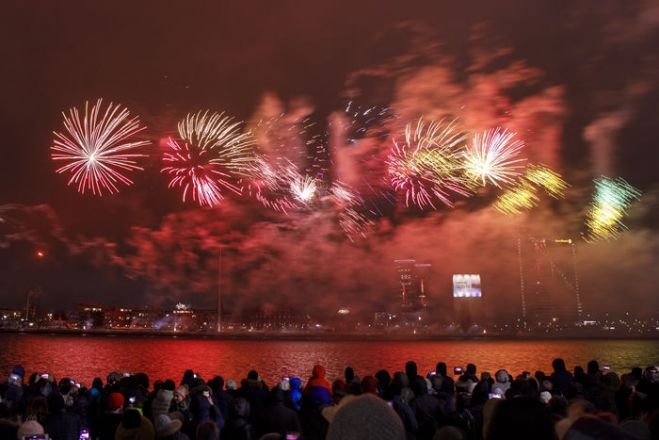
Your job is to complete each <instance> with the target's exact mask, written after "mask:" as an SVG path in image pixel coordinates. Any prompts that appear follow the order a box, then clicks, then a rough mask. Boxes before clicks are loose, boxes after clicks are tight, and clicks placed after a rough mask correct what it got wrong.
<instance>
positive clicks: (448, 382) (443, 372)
mask: <svg viewBox="0 0 659 440" xmlns="http://www.w3.org/2000/svg"><path fill="white" fill-rule="evenodd" d="M435 372H436V373H437V375H439V376H441V378H442V384H441V387H440V389H439V390H438V392H439V393H445V394H447V395H449V396H452V395H453V394H455V384H454V381H453V378H452V377H451V376H450V375H449V374H448V368H447V366H446V363H444V362H438V363H437V365H436V366H435Z"/></svg>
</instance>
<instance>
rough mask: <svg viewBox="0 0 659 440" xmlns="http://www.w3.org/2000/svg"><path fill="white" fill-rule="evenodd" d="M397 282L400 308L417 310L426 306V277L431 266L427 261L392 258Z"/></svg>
mask: <svg viewBox="0 0 659 440" xmlns="http://www.w3.org/2000/svg"><path fill="white" fill-rule="evenodd" d="M394 263H396V272H397V275H398V277H397V279H398V284H399V286H400V290H399V295H400V300H399V304H400V307H401V309H402V310H407V311H418V310H421V309H425V308H426V307H428V298H427V295H426V289H427V284H428V283H427V278H428V274H429V273H430V269H431V268H432V264H429V263H417V261H416V260H413V259H405V260H394Z"/></svg>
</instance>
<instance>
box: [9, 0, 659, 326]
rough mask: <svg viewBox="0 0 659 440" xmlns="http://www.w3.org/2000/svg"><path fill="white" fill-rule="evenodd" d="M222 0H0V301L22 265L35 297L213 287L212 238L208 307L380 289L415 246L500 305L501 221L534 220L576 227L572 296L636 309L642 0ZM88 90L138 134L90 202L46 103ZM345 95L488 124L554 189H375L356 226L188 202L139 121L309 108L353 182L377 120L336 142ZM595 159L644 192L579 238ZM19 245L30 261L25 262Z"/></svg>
mask: <svg viewBox="0 0 659 440" xmlns="http://www.w3.org/2000/svg"><path fill="white" fill-rule="evenodd" d="M172 3H174V2H172ZM232 3H235V4H229V2H176V4H169V2H156V1H153V2H151V1H143V2H122V1H112V2H110V1H96V2H88V1H67V2H36V1H14V0H10V1H9V2H5V4H4V5H3V6H4V7H3V13H2V14H1V17H0V39H1V40H2V41H3V43H2V44H1V45H0V55H1V57H2V60H3V67H2V69H0V84H2V85H3V87H2V94H1V98H0V130H1V132H2V133H3V135H4V136H3V142H2V147H1V148H2V160H1V161H0V167H1V172H0V219H3V221H2V222H1V223H0V245H2V246H1V247H0V305H7V306H15V305H18V304H20V303H22V302H23V300H24V294H25V292H26V291H27V290H28V289H30V288H32V287H35V286H37V285H38V286H41V287H42V289H43V294H42V298H41V299H40V303H41V304H42V305H43V306H44V307H49V308H53V309H55V308H58V307H59V308H65V307H70V306H72V305H74V304H76V303H78V302H81V301H85V302H102V303H111V304H124V303H126V304H134V305H141V304H145V303H148V304H152V305H170V304H172V303H173V302H175V301H178V300H184V301H188V302H192V303H193V304H195V305H198V306H212V304H213V302H212V298H213V292H214V290H215V286H216V284H215V283H216V278H217V248H218V243H222V244H223V246H224V248H225V251H223V252H224V255H225V257H224V260H225V261H224V264H223V272H224V275H225V277H224V279H225V281H224V283H225V285H224V287H225V288H226V289H227V292H229V294H228V295H227V306H228V307H230V308H231V307H233V308H241V307H248V306H252V305H256V304H263V303H271V304H273V305H275V306H277V305H284V304H286V305H291V304H293V306H294V307H296V308H298V309H300V310H305V311H310V312H313V313H323V312H326V311H327V310H335V309H336V307H338V306H340V305H348V306H350V307H352V308H354V309H356V310H363V311H370V310H375V309H382V308H386V307H387V306H388V305H389V303H390V302H391V300H392V298H394V297H395V295H396V294H397V289H398V286H397V284H396V273H395V268H394V266H393V263H392V261H393V260H394V259H396V258H416V259H417V260H419V261H427V262H430V263H432V264H433V267H434V269H433V275H432V280H431V281H432V282H431V283H429V286H430V287H429V294H430V296H431V301H433V302H434V304H435V305H440V304H444V303H448V300H449V297H450V288H451V286H450V278H451V275H452V274H453V273H480V274H481V275H482V278H483V293H484V300H485V301H486V304H487V308H488V310H489V311H490V314H491V315H492V316H514V315H515V314H516V313H518V307H519V306H518V298H519V278H518V272H517V268H518V263H517V248H516V240H517V237H520V236H521V237H525V239H526V237H531V236H533V237H548V238H549V237H572V238H575V239H577V240H578V243H579V244H578V253H579V269H580V277H581V283H582V294H583V297H584V304H585V307H586V309H587V311H592V312H602V311H609V310H611V311H616V312H621V311H623V310H624V311H627V310H629V311H633V312H638V313H642V314H652V313H657V312H658V311H659V295H657V287H656V286H657V285H659V275H657V274H656V273H653V272H654V271H655V268H656V266H657V262H658V261H659V235H658V233H657V232H658V229H657V227H658V226H659V225H658V221H657V220H658V217H657V214H656V213H657V195H658V191H659V186H658V185H657V178H656V172H655V170H656V167H657V163H659V161H658V159H659V157H658V154H657V148H656V137H655V136H654V133H655V131H656V127H657V122H658V121H657V111H656V103H657V102H658V101H659V80H658V78H659V75H658V74H659V58H658V57H657V51H656V48H657V47H659V6H657V3H656V2H653V1H652V0H647V1H637V2H618V1H613V0H590V1H578V2H567V1H555V0H551V1H550V0H547V1H545V0H542V1H534V2H527V1H521V0H517V1H497V2H492V1H487V0H482V1H473V2H447V1H425V2H398V1H358V2H355V1H344V0H334V1H331V2H295V1H277V2H232ZM458 3H459V4H458ZM257 5H258V6H257ZM99 97H103V98H104V99H105V100H106V101H113V102H120V103H121V104H123V105H125V106H127V107H128V108H129V109H130V110H131V112H133V113H134V114H136V115H139V116H140V119H141V120H142V121H143V122H144V123H145V124H146V125H147V126H148V129H147V130H146V132H145V136H146V137H147V139H149V140H151V141H152V145H151V146H150V147H149V150H148V151H149V154H150V157H149V158H148V159H146V160H145V161H144V162H143V163H142V165H143V166H144V168H145V170H144V171H143V172H138V173H134V174H132V175H131V177H133V178H134V182H135V183H134V185H132V186H130V187H122V188H121V189H122V190H121V192H120V193H119V194H118V195H113V196H104V197H102V198H99V197H93V196H91V195H81V194H79V193H78V192H77V191H76V190H75V188H74V187H69V186H67V185H66V182H67V179H66V177H65V176H62V175H57V174H56V173H55V168H56V165H55V164H53V162H52V160H51V158H50V147H51V145H52V142H53V131H58V130H62V114H61V113H62V112H63V111H66V110H68V109H69V108H71V107H74V106H82V105H84V102H85V101H86V100H90V101H95V100H96V99H97V98H99ZM350 100H352V101H354V102H355V103H359V105H363V106H371V105H379V106H387V107H389V108H391V109H392V112H393V113H395V114H396V121H395V122H392V126H394V127H397V128H400V126H401V125H404V123H405V122H407V121H411V120H414V119H415V118H418V117H419V116H425V117H428V118H431V119H432V118H441V117H444V116H446V115H451V116H458V117H459V118H460V120H461V121H462V122H463V123H464V125H465V127H466V128H468V129H482V128H489V127H492V126H496V125H505V126H507V127H509V128H510V129H513V130H515V131H517V132H518V133H519V134H520V135H521V136H523V137H524V140H525V141H526V144H527V147H526V148H527V149H526V155H527V157H528V158H529V160H530V161H534V162H541V163H545V164H547V165H549V166H551V167H552V168H554V169H556V170H557V171H559V172H560V173H561V174H562V175H563V176H564V177H565V179H566V180H567V181H568V182H569V183H570V185H571V187H570V189H569V191H568V194H567V197H566V198H565V199H564V200H561V201H553V200H550V199H546V200H544V201H542V202H541V203H540V205H539V206H538V207H537V208H536V209H535V210H533V211H532V212H530V213H528V214H525V215H520V216H516V217H514V218H509V217H505V216H503V215H501V214H499V213H497V212H496V211H494V210H493V209H492V208H491V206H490V205H491V202H492V201H493V200H494V198H495V197H496V194H495V193H494V192H488V193H485V194H481V196H482V197H478V198H477V199H468V200H461V201H459V202H458V203H457V204H456V207H455V208H453V209H448V208H440V209H439V210H437V211H432V210H430V211H420V210H418V209H408V208H406V207H405V206H404V200H403V199H402V198H400V197H399V198H398V199H397V200H396V201H395V202H394V203H389V202H388V201H379V202H378V203H380V204H381V209H382V211H383V213H382V215H381V216H378V217H377V218H374V219H373V221H374V227H373V230H372V231H371V232H370V233H369V234H368V237H367V238H366V239H359V240H356V241H355V242H351V241H350V240H348V239H347V238H346V237H345V236H343V235H342V234H341V231H340V229H338V228H337V226H336V218H335V217H336V216H335V215H334V214H333V213H332V212H326V211H322V210H321V211H318V212H311V213H309V212H306V213H292V214H291V215H289V216H283V215H279V214H276V213H273V212H270V211H268V210H267V209H265V208H263V207H261V206H260V205H259V204H258V203H257V202H256V201H254V200H250V199H249V198H248V197H246V196H243V197H235V196H228V198H227V200H226V201H225V203H223V204H222V205H221V206H220V207H218V208H216V209H200V208H196V207H195V205H194V204H192V203H185V204H184V203H182V201H181V200H180V194H178V193H177V192H175V191H173V190H168V188H167V182H168V180H167V177H166V176H165V175H163V174H161V173H160V168H161V162H160V157H159V155H160V148H161V139H163V138H164V137H166V136H168V135H171V134H173V133H174V132H175V130H176V123H177V121H178V120H179V119H180V118H182V117H184V116H185V115H186V114H187V113H189V112H196V111H197V110H202V109H211V110H213V111H226V112H227V113H229V114H231V115H234V116H235V117H236V118H238V119H240V120H245V121H253V120H256V119H258V118H259V117H261V116H263V114H268V112H273V111H274V110H281V111H283V112H285V113H288V114H289V115H290V114H294V113H295V112H296V111H300V112H303V113H305V115H308V117H309V120H311V121H313V122H314V123H315V125H314V128H312V129H311V132H312V133H311V134H314V135H317V136H318V137H319V138H322V139H324V140H325V141H326V144H327V148H328V149H329V150H328V151H329V152H328V154H329V158H328V160H330V159H331V161H330V162H329V163H330V165H329V166H328V167H329V172H328V175H329V176H330V178H341V179H344V180H350V178H351V177H354V176H355V175H363V174H365V175H367V176H369V177H368V178H371V177H370V176H371V174H372V175H374V176H375V175H376V174H377V171H376V170H377V168H378V163H375V165H372V163H370V162H369V163H368V164H366V165H364V163H363V162H358V163H357V162H355V163H352V162H351V160H353V159H354V157H355V156H356V155H357V154H353V153H354V152H355V151H356V152H357V153H359V152H360V151H361V150H360V149H366V148H367V147H365V145H370V147H369V148H371V147H372V146H373V145H375V147H373V148H375V150H378V151H379V152H380V153H381V152H382V151H386V150H383V148H386V146H388V145H390V139H389V138H387V139H384V140H383V139H362V140H361V143H360V142H358V143H357V145H356V146H355V145H351V146H348V145H347V144H346V142H345V139H343V140H341V139H339V140H337V138H336V133H335V132H334V134H333V132H332V125H331V124H330V123H329V122H330V121H335V120H336V119H335V118H336V117H337V115H338V114H339V113H338V112H341V111H342V109H343V108H345V106H346V105H347V102H348V101H350ZM273 109H274V110H273ZM394 131H395V130H394ZM333 135H334V137H332V136H333ZM369 142H370V143H369ZM348 148H355V149H356V150H352V152H350V151H351V150H348ZM377 157H382V156H381V154H380V156H377V155H375V156H373V157H372V158H371V161H372V162H377ZM351 158H352V159H351ZM380 165H381V164H380ZM360 167H367V168H368V169H367V170H364V169H360ZM599 175H607V176H611V177H618V176H620V177H623V178H624V179H625V180H627V181H628V182H629V183H631V184H632V185H634V186H635V187H637V188H639V189H640V190H642V191H643V193H644V194H643V197H642V199H641V201H640V202H638V203H637V204H635V205H634V206H633V207H632V209H631V212H630V215H629V217H628V218H627V219H626V220H625V223H626V224H627V225H628V227H629V228H630V230H629V231H628V232H625V233H623V234H622V236H621V237H620V238H619V239H617V240H615V241H610V242H598V243H586V242H585V241H583V240H582V239H581V238H580V236H581V233H583V232H584V226H583V223H584V218H585V213H586V208H587V205H588V203H589V200H590V197H591V194H592V190H593V184H592V179H593V178H594V177H597V176H599ZM374 179H375V177H374ZM38 249H45V251H46V256H45V258H43V259H39V258H35V252H36V250H38ZM556 258H557V259H558V260H560V261H559V263H565V264H568V263H569V259H568V258H567V257H565V258H564V257H563V256H560V255H559V256H556ZM563 300H565V299H563ZM440 308H441V307H440Z"/></svg>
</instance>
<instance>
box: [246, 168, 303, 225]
mask: <svg viewBox="0 0 659 440" xmlns="http://www.w3.org/2000/svg"><path fill="white" fill-rule="evenodd" d="M246 174H247V177H246V188H247V192H248V193H249V194H250V195H251V196H253V197H254V198H255V199H256V200H258V201H259V202H260V203H261V204H262V205H263V206H265V207H266V208H269V209H272V210H273V211H277V212H282V213H284V214H287V213H288V212H289V211H290V210H292V209H295V208H297V207H298V202H297V201H296V200H295V199H293V197H292V196H291V184H292V182H294V181H296V180H297V179H299V178H300V177H301V176H300V174H299V173H298V172H297V168H296V166H295V165H294V164H293V163H292V162H288V161H286V160H283V159H280V160H275V161H269V160H268V159H267V158H266V157H265V156H258V157H257V158H256V159H255V161H254V162H253V163H252V165H251V166H250V167H249V168H248V170H247V173H246Z"/></svg>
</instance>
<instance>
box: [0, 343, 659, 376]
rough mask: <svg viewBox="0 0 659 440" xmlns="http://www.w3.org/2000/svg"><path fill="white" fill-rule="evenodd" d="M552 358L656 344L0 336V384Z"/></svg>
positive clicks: (644, 352) (612, 353)
mask: <svg viewBox="0 0 659 440" xmlns="http://www.w3.org/2000/svg"><path fill="white" fill-rule="evenodd" d="M555 357H562V358H564V359H565V361H566V363H567V365H568V367H569V368H570V369H572V368H573V367H574V366H575V365H583V366H584V367H585V365H586V363H587V362H588V361H589V360H591V359H597V360H599V361H600V364H609V365H611V369H612V370H613V371H617V372H626V371H628V370H629V368H631V367H632V366H636V365H640V366H643V367H645V366H647V365H657V364H659V341H656V340H505V341H500V340H488V341H474V340H471V341H419V342H394V341H387V342H373V341H369V342H355V341H324V342H318V341H223V340H210V339H181V338H179V339H175V338H160V337H122V336H116V337H108V336H86V337H85V336H61V335H59V336H51V335H21V334H4V335H0V377H2V378H3V379H4V378H5V377H6V376H7V374H8V373H9V371H11V367H12V366H13V365H15V364H17V363H21V364H22V365H23V366H24V367H25V369H26V371H27V372H28V373H31V372H34V371H40V372H41V371H44V372H50V373H52V374H54V375H55V377H56V378H58V379H59V378H61V377H63V376H70V377H73V378H75V379H76V380H78V381H80V382H82V383H84V384H87V385H89V384H90V383H91V380H92V379H93V378H94V377H95V376H100V377H102V378H103V379H104V380H105V377H106V376H107V373H108V372H110V371H119V372H124V371H129V372H138V371H143V372H145V373H147V374H148V375H149V377H150V378H151V380H152V381H153V380H156V379H164V378H172V379H174V380H175V381H177V382H178V381H179V379H180V378H181V376H182V374H183V371H185V370H186V369H188V368H191V369H193V370H195V371H196V372H198V373H200V374H201V375H202V377H204V378H205V379H209V378H211V377H212V376H214V375H216V374H220V375H222V376H223V377H224V378H225V379H235V380H239V379H241V378H243V377H245V375H246V374H247V371H248V370H250V369H252V368H253V369H256V370H257V371H258V372H259V373H260V374H261V376H262V377H263V378H264V379H265V380H266V382H268V383H270V384H271V383H274V382H275V381H279V380H280V378H281V377H282V376H285V375H288V376H294V375H297V376H300V377H302V378H304V379H306V378H307V377H308V376H309V374H310V372H311V368H312V367H313V365H314V364H315V363H321V364H323V365H324V366H325V367H326V368H327V371H328V376H329V378H330V379H334V378H336V377H338V376H341V375H342V373H343V369H344V368H345V367H346V366H347V365H350V366H352V367H353V368H354V369H355V371H356V373H357V374H358V375H360V376H363V375H366V374H373V373H375V372H376V371H377V370H379V369H381V368H386V369H388V370H389V371H391V372H393V371H397V370H402V369H403V367H404V365H405V362H406V361H407V360H409V359H413V360H415V361H416V362H417V364H418V366H419V372H420V373H423V374H425V373H426V372H427V371H429V370H431V369H434V367H435V364H436V363H437V362H438V361H440V360H442V361H444V362H446V363H447V365H448V366H449V368H451V369H452V368H453V367H454V366H464V365H465V364H467V363H469V362H471V363H475V364H476V365H477V366H478V370H479V372H480V371H490V372H495V371H496V370H497V369H499V368H506V369H507V370H508V371H509V372H511V373H513V374H518V373H520V372H522V371H524V370H529V371H531V372H533V371H535V370H537V369H541V370H543V371H545V372H549V371H551V361H552V359H554V358H555Z"/></svg>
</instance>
